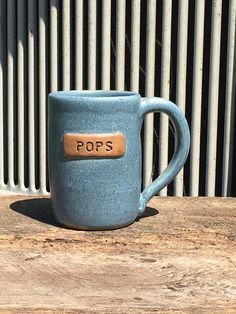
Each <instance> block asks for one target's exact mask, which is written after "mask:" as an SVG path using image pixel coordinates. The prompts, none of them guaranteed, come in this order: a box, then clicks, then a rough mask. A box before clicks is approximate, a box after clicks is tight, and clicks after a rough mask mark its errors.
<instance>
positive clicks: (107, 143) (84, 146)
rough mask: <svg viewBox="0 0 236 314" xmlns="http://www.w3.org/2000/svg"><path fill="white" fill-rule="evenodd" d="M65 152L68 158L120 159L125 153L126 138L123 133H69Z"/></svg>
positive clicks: (65, 143)
mask: <svg viewBox="0 0 236 314" xmlns="http://www.w3.org/2000/svg"><path fill="white" fill-rule="evenodd" d="M64 152H65V154H66V156H68V157H120V156H122V155H124V153H125V137H124V135H123V134H121V133H113V134H76V133H67V134H65V135H64Z"/></svg>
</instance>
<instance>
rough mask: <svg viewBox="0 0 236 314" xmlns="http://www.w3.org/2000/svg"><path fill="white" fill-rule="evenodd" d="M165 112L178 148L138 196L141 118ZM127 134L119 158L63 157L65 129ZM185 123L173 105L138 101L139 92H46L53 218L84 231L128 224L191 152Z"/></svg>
mask: <svg viewBox="0 0 236 314" xmlns="http://www.w3.org/2000/svg"><path fill="white" fill-rule="evenodd" d="M154 111H160V112H164V113H167V114H168V115H169V117H170V118H171V119H172V121H173V123H174V125H175V129H176V137H177V141H178V147H177V149H176V152H175V154H174V156H173V158H172V161H171V163H170V164H169V166H168V168H167V169H166V170H165V171H164V172H163V173H162V174H161V176H160V177H159V178H157V180H155V181H154V182H153V183H152V184H151V185H150V186H149V187H147V188H146V189H145V190H144V191H143V192H142V194H141V168H142V164H141V140H140V131H141V126H142V123H143V118H144V116H145V115H146V114H147V113H149V112H154ZM116 132H121V133H122V134H124V136H125V138H126V152H125V154H124V155H123V156H122V157H118V158H86V157H83V158H82V157H78V158H77V157H76V158H75V157H73V158H71V157H67V156H65V154H64V147H63V136H64V134H65V133H89V134H93V133H97V134H98V133H99V134H106V133H116ZM189 138H190V137H189V129H188V125H187V122H186V120H185V118H184V116H183V114H182V113H181V111H180V110H179V109H178V107H177V106H176V105H174V104H173V103H171V102H169V101H166V100H163V99H161V98H150V99H149V98H146V99H143V100H141V97H140V95H139V94H137V93H133V92H120V91H80V92H79V91H65V92H55V93H52V94H50V95H49V134H48V139H49V147H48V148H49V177H50V189H51V198H52V203H53V208H54V213H55V216H56V218H57V220H58V221H59V222H60V223H61V224H63V225H66V226H69V227H72V228H77V229H83V230H102V229H113V228H119V227H122V226H125V225H128V224H130V223H132V222H133V221H134V220H135V219H136V217H137V216H138V215H139V214H141V213H142V212H143V211H144V210H145V206H146V204H147V202H148V201H149V199H150V198H151V197H152V196H153V195H154V194H156V193H157V192H158V191H159V190H161V189H162V188H163V187H164V186H165V185H167V184H168V183H169V182H170V181H171V180H172V179H173V178H174V177H175V176H176V174H177V173H178V172H179V170H180V169H181V168H182V166H183V164H184V162H185V160H186V158H187V155H188V151H189V142H190V139H189Z"/></svg>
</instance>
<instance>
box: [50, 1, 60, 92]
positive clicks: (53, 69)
mask: <svg viewBox="0 0 236 314" xmlns="http://www.w3.org/2000/svg"><path fill="white" fill-rule="evenodd" d="M58 6H59V1H58V0H51V1H50V91H51V92H54V91H57V90H58V73H57V72H58V71H57V60H58V48H57V43H58V31H57V23H58Z"/></svg>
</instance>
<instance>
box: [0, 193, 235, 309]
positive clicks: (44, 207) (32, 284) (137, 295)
mask: <svg viewBox="0 0 236 314" xmlns="http://www.w3.org/2000/svg"><path fill="white" fill-rule="evenodd" d="M0 204H1V205H0V312H1V313H3V312H4V313H32V312H36V313H55V312H61V313H144V312H145V313H196V314H197V313H210V314H211V313H220V314H221V313H236V199H234V198H227V199H226V198H154V199H153V200H152V201H151V202H150V204H149V206H150V207H149V208H148V209H147V211H146V213H145V215H144V217H143V218H141V219H139V220H138V221H136V222H135V223H133V224H132V225H131V226H129V227H126V228H123V229H120V230H114V231H103V232H98V231H97V232H85V231H75V230H69V229H65V228H62V227H60V226H58V224H57V223H56V222H55V220H54V218H53V215H52V209H51V203H50V200H49V199H48V198H42V197H36V198H35V197H28V196H1V198H0Z"/></svg>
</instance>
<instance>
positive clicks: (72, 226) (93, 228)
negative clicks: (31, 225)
mask: <svg viewBox="0 0 236 314" xmlns="http://www.w3.org/2000/svg"><path fill="white" fill-rule="evenodd" d="M57 221H58V223H59V224H60V225H62V226H63V227H65V228H68V229H74V230H81V231H107V230H116V229H121V228H124V227H127V226H129V225H132V224H133V223H134V221H135V220H132V221H129V222H127V223H125V224H121V225H116V226H104V227H102V226H83V225H79V224H70V223H64V222H61V221H59V220H58V219H57Z"/></svg>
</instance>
